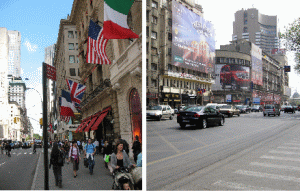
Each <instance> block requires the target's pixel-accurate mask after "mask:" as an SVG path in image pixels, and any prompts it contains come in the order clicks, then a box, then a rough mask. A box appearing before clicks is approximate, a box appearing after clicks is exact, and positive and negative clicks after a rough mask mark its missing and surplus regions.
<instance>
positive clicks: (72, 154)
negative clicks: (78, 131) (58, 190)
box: [69, 141, 81, 178]
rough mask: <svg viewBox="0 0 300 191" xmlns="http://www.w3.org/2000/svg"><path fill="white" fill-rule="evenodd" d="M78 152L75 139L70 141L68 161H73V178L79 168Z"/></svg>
mask: <svg viewBox="0 0 300 191" xmlns="http://www.w3.org/2000/svg"><path fill="white" fill-rule="evenodd" d="M80 160H81V159H80V152H79V148H78V146H77V143H76V141H73V142H72V146H71V147H70V151H69V162H70V161H72V163H73V172H74V178H76V177H77V171H78V169H79V161H80Z"/></svg>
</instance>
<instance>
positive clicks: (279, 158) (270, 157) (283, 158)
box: [260, 155, 300, 162]
mask: <svg viewBox="0 0 300 191" xmlns="http://www.w3.org/2000/svg"><path fill="white" fill-rule="evenodd" d="M260 158H263V159H274V160H284V161H295V162H300V158H289V157H275V156H266V155H264V156H261V157H260Z"/></svg>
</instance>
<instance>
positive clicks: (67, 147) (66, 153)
mask: <svg viewBox="0 0 300 191" xmlns="http://www.w3.org/2000/svg"><path fill="white" fill-rule="evenodd" d="M62 150H63V153H64V160H65V159H67V164H69V162H68V159H69V150H70V144H69V142H68V140H66V141H65V144H64V145H63V147H62Z"/></svg>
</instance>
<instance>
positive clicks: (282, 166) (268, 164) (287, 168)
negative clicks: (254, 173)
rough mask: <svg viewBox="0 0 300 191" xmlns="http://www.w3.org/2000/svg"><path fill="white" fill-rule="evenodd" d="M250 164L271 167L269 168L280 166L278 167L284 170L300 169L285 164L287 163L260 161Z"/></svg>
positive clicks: (299, 169)
mask: <svg viewBox="0 0 300 191" xmlns="http://www.w3.org/2000/svg"><path fill="white" fill-rule="evenodd" d="M250 165H252V166H261V167H269V168H278V169H283V170H293V171H300V167H296V166H285V165H278V164H271V163H259V162H251V163H250Z"/></svg>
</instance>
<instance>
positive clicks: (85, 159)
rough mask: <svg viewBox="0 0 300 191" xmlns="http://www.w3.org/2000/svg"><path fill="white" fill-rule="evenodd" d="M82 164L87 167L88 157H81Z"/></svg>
mask: <svg viewBox="0 0 300 191" xmlns="http://www.w3.org/2000/svg"><path fill="white" fill-rule="evenodd" d="M83 164H84V166H85V167H86V168H87V167H88V166H89V163H88V159H87V158H84V159H83Z"/></svg>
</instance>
